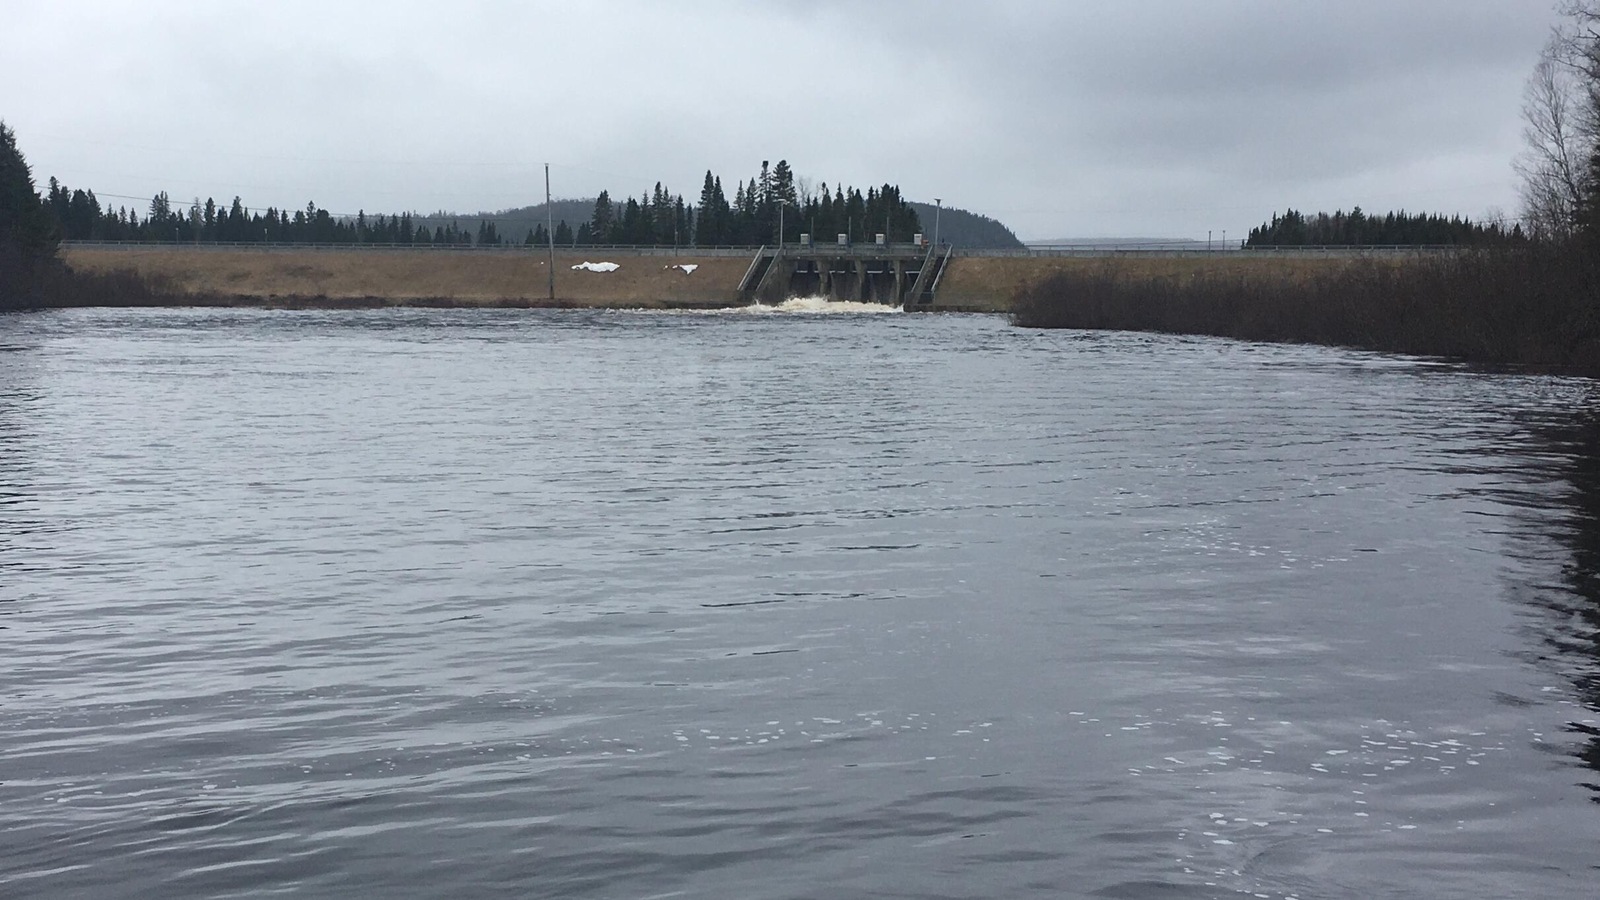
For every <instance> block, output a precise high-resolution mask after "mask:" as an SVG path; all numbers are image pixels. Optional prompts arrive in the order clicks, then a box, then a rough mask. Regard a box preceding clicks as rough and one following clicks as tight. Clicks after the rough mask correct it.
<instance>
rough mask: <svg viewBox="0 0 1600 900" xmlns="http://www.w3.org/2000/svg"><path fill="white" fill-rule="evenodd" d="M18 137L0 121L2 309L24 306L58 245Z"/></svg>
mask: <svg viewBox="0 0 1600 900" xmlns="http://www.w3.org/2000/svg"><path fill="white" fill-rule="evenodd" d="M57 234H58V232H57V231H56V228H55V225H54V223H53V222H52V221H51V217H50V213H49V212H48V211H47V210H46V209H45V206H44V203H43V202H41V201H40V199H39V194H38V193H37V192H36V191H35V190H34V186H33V170H32V169H30V168H28V161H27V160H26V159H24V158H23V156H22V151H21V150H19V149H17V139H16V135H15V134H13V133H12V131H11V129H10V128H8V127H7V126H6V124H5V123H4V122H0V306H4V305H6V304H8V303H21V302H22V297H23V295H24V294H25V293H27V292H29V291H30V289H31V284H32V282H33V281H34V279H35V278H36V277H37V276H38V275H39V274H41V273H42V272H43V270H44V268H45V267H47V266H48V265H50V264H51V263H52V262H53V261H54V260H55V254H56V247H57V245H58V243H59V239H58V237H57Z"/></svg>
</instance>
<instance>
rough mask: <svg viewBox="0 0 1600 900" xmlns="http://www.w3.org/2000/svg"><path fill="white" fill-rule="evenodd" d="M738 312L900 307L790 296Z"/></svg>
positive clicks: (873, 310) (891, 309) (880, 310)
mask: <svg viewBox="0 0 1600 900" xmlns="http://www.w3.org/2000/svg"><path fill="white" fill-rule="evenodd" d="M736 311H737V312H743V313H752V314H756V315H761V314H764V313H824V314H832V313H851V314H861V313H897V312H900V307H898V306H889V305H886V304H883V303H858V302H856V301H854V300H831V299H829V298H827V297H821V296H817V297H790V298H789V299H787V300H785V301H783V302H782V303H779V304H778V305H776V306H767V305H766V304H764V303H755V304H752V305H750V306H742V307H736Z"/></svg>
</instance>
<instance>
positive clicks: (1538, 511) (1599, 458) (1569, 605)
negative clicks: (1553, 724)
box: [1510, 406, 1600, 802]
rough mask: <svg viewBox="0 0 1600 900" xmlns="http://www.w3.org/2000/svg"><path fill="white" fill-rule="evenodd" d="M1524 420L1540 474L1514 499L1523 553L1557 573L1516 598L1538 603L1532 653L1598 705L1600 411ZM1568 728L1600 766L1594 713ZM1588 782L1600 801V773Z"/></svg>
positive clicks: (1527, 467) (1585, 756) (1529, 467)
mask: <svg viewBox="0 0 1600 900" xmlns="http://www.w3.org/2000/svg"><path fill="white" fill-rule="evenodd" d="M1524 421H1525V422H1526V424H1527V429H1528V437H1529V441H1528V445H1529V448H1530V449H1531V450H1533V451H1534V453H1533V454H1530V456H1529V457H1528V458H1526V459H1524V460H1522V461H1520V462H1521V468H1522V469H1523V470H1524V471H1526V472H1528V473H1529V474H1530V475H1537V476H1539V477H1540V480H1539V482H1537V483H1536V484H1535V485H1532V486H1530V489H1529V490H1528V491H1526V492H1525V493H1520V494H1519V493H1517V492H1513V493H1512V494H1511V496H1510V502H1511V503H1521V504H1522V505H1523V506H1524V507H1525V508H1526V509H1528V510H1529V515H1528V516H1527V518H1526V521H1527V524H1528V527H1529V529H1530V533H1529V535H1528V536H1527V539H1526V541H1525V542H1524V543H1523V544H1522V546H1521V547H1520V548H1519V554H1518V555H1519V556H1521V557H1522V558H1523V560H1525V561H1530V562H1533V563H1536V564H1540V565H1541V566H1542V568H1543V571H1545V572H1547V573H1552V574H1553V577H1550V576H1546V577H1545V578H1537V577H1536V578H1528V579H1527V580H1525V581H1519V582H1518V583H1516V584H1515V586H1514V588H1513V593H1514V595H1515V597H1516V599H1517V601H1518V602H1521V603H1526V604H1528V605H1530V606H1533V607H1537V608H1540V609H1542V610H1543V611H1544V613H1545V614H1544V615H1541V616H1538V617H1537V618H1536V619H1535V624H1534V625H1532V626H1531V627H1532V630H1533V631H1534V632H1535V633H1536V634H1537V635H1538V644H1537V645H1536V646H1535V647H1531V648H1529V650H1528V651H1527V654H1528V656H1529V657H1531V658H1532V659H1534V660H1535V661H1536V662H1537V664H1539V665H1541V666H1544V667H1547V668H1549V669H1552V670H1554V671H1556V672H1559V673H1560V674H1561V675H1562V676H1564V677H1566V678H1568V679H1570V680H1571V682H1572V685H1573V688H1574V695H1575V697H1576V698H1577V700H1578V702H1580V703H1581V704H1582V706H1583V707H1584V709H1585V711H1586V712H1589V713H1592V712H1595V711H1597V710H1600V413H1597V412H1596V411H1595V410H1593V409H1591V408H1587V407H1581V406H1580V407H1577V408H1573V409H1563V410H1555V411H1549V410H1542V411H1537V412H1531V413H1529V414H1527V415H1526V416H1525V419H1524ZM1567 728H1568V730H1569V731H1570V732H1571V733H1572V734H1573V735H1575V736H1576V738H1577V740H1578V741H1579V744H1578V747H1577V749H1576V751H1575V753H1576V755H1577V757H1578V758H1579V759H1580V760H1582V761H1583V763H1584V765H1586V766H1588V767H1589V768H1590V769H1591V770H1595V771H1596V772H1600V728H1597V727H1596V725H1595V723H1594V721H1593V719H1592V718H1589V717H1583V718H1575V719H1574V720H1573V721H1571V722H1569V723H1568V724H1567ZM1585 787H1587V788H1589V789H1590V790H1591V791H1595V792H1596V796H1594V797H1592V798H1591V799H1593V800H1594V801H1595V802H1600V776H1594V775H1591V780H1589V781H1587V782H1586V783H1585Z"/></svg>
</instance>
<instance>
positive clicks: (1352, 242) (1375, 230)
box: [1244, 206, 1527, 249]
mask: <svg viewBox="0 0 1600 900" xmlns="http://www.w3.org/2000/svg"><path fill="white" fill-rule="evenodd" d="M1526 240H1527V236H1526V235H1525V234H1524V233H1523V230H1522V225H1521V223H1517V224H1515V225H1513V226H1512V228H1511V229H1510V230H1507V229H1506V228H1505V227H1504V226H1503V225H1502V224H1501V223H1499V222H1490V223H1487V224H1485V223H1482V222H1474V221H1472V220H1471V219H1468V218H1463V217H1462V216H1459V215H1456V216H1449V217H1446V216H1443V215H1439V214H1437V213H1415V214H1412V213H1407V212H1405V211H1404V210H1400V211H1397V212H1390V213H1387V214H1385V215H1382V216H1369V215H1367V214H1366V213H1365V212H1363V211H1362V210H1361V207H1359V206H1357V207H1355V208H1354V209H1352V210H1350V211H1349V212H1348V213H1347V212H1345V211H1344V210H1338V211H1336V212H1334V213H1333V214H1331V215H1330V214H1328V213H1325V212H1324V213H1317V214H1315V215H1309V216H1308V215H1306V214H1304V213H1301V212H1299V211H1297V210H1294V209H1290V210H1287V211H1286V212H1284V213H1283V215H1278V214H1277V213H1273V214H1272V219H1271V220H1270V221H1268V222H1264V223H1262V224H1261V225H1260V226H1258V227H1256V228H1252V229H1250V234H1249V236H1248V237H1246V238H1245V242H1244V246H1245V249H1252V248H1258V247H1351V246H1427V245H1434V246H1442V245H1476V246H1495V245H1506V244H1514V243H1522V242H1525V241H1526Z"/></svg>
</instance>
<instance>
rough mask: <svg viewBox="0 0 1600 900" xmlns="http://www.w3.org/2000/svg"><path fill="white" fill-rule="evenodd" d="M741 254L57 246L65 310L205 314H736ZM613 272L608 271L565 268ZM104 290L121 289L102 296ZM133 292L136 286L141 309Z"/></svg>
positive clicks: (1016, 282)
mask: <svg viewBox="0 0 1600 900" xmlns="http://www.w3.org/2000/svg"><path fill="white" fill-rule="evenodd" d="M753 255H754V250H753V249H752V250H750V251H743V252H733V251H722V252H717V251H709V252H707V251H692V250H691V251H684V252H683V253H682V254H670V253H663V252H659V251H658V252H648V253H646V252H640V251H637V250H630V249H611V250H589V251H586V252H558V253H557V254H556V297H555V300H554V301H552V300H551V299H550V294H549V274H548V268H547V267H548V258H547V256H546V255H545V254H544V253H541V252H537V251H532V252H528V251H518V250H502V251H484V252H476V251H470V250H461V251H441V250H405V249H397V250H372V249H361V250H357V249H349V250H340V249H309V248H307V249H300V248H293V247H287V248H285V247H265V246H264V247H260V248H225V247H210V246H205V245H199V246H187V245H184V246H173V245H166V246H155V247H152V246H117V245H94V246H72V247H66V248H63V249H62V251H61V258H62V260H63V261H64V262H65V263H66V264H67V265H68V266H69V267H71V269H72V271H73V272H75V273H78V274H79V275H80V276H83V277H86V278H90V279H98V280H99V282H100V286H98V287H96V288H95V289H93V290H80V291H77V292H75V295H74V297H73V298H72V299H70V300H68V301H65V303H66V305H183V306H192V305H205V306H277V307H291V308H300V307H320V308H351V307H374V306H462V307H471V306H483V307H508V308H519V307H611V308H641V307H643V308H651V307H654V308H709V307H723V306H730V305H734V304H737V303H738V302H740V298H739V283H740V281H741V280H742V279H743V278H744V274H745V271H746V270H747V269H748V268H749V265H750V261H751V258H752V256H753ZM1352 259H1353V257H1350V256H1308V257H1297V256H1278V255H1265V254H1263V255H1250V254H1240V253H1227V254H1224V253H1218V254H1205V255H1180V254H1152V255H1140V254H1119V255H1116V256H1111V257H1105V256H1037V257H1030V256H1005V257H981V256H970V257H969V256H956V257H953V258H952V259H951V260H950V263H949V266H948V268H947V269H946V270H945V273H944V276H943V278H942V279H941V280H940V283H939V289H938V293H937V295H936V298H935V301H934V303H933V305H932V307H931V309H932V310H933V311H935V312H986V313H1005V312H1009V311H1010V310H1011V307H1012V303H1013V301H1014V300H1015V299H1016V297H1017V296H1018V294H1019V293H1020V292H1022V291H1024V290H1026V289H1030V288H1032V287H1033V286H1034V285H1037V284H1039V283H1041V282H1043V281H1045V280H1047V279H1049V278H1051V277H1053V276H1055V275H1057V274H1061V273H1069V274H1071V273H1077V274H1080V275H1081V274H1083V273H1092V272H1097V271H1101V270H1103V269H1104V268H1106V267H1107V266H1113V267H1115V269H1116V271H1118V272H1120V273H1123V274H1124V275H1126V276H1127V277H1130V278H1144V279H1172V280H1179V281H1188V280H1192V279H1195V278H1200V277H1212V276H1218V277H1230V278H1231V277H1239V278H1245V279H1250V280H1270V281H1286V282H1289V283H1298V282H1300V281H1303V280H1305V279H1307V278H1311V277H1314V276H1316V275H1318V274H1320V273H1325V272H1329V271H1337V270H1339V269H1341V268H1343V267H1344V266H1347V265H1349V264H1350V263H1351V261H1352ZM585 262H589V263H605V262H613V263H616V265H617V269H616V270H615V271H610V272H595V271H588V270H585V269H574V268H573V267H574V266H581V265H582V264H583V263H585ZM108 280H119V281H121V282H122V283H123V284H124V286H125V287H127V288H128V289H127V290H119V291H107V290H105V289H104V284H106V283H108ZM136 283H143V284H146V285H148V286H149V289H148V290H147V291H145V292H144V294H145V295H147V296H145V297H144V299H143V300H140V301H139V302H129V298H130V296H132V295H134V294H138V293H139V292H138V291H137V290H132V289H133V288H134V287H136Z"/></svg>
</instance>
